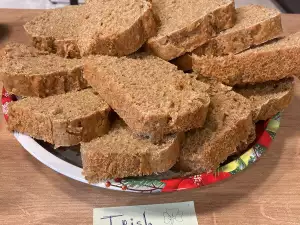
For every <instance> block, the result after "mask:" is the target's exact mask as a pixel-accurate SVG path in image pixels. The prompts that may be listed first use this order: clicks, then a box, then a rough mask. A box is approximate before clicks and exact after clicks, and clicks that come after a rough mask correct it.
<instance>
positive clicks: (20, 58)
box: [0, 44, 87, 97]
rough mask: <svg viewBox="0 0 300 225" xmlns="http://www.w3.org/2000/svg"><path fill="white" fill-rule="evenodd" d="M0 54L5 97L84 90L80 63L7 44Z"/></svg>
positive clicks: (76, 60) (75, 60)
mask: <svg viewBox="0 0 300 225" xmlns="http://www.w3.org/2000/svg"><path fill="white" fill-rule="evenodd" d="M3 52H5V53H4V54H3V55H4V57H3V60H2V63H1V65H0V74H1V76H0V78H1V80H2V81H3V84H4V87H5V89H6V91H7V92H9V93H12V94H15V95H19V96H35V97H47V96H50V95H55V94H62V93H66V92H69V91H77V90H81V89H83V88H86V87H87V82H86V81H85V80H84V79H83V77H82V67H83V66H82V63H81V60H80V59H64V58H61V57H59V56H57V55H54V54H46V53H45V52H41V51H38V50H36V49H34V48H32V47H29V46H24V45H20V44H11V45H9V46H7V47H6V48H5V49H4V51H3Z"/></svg>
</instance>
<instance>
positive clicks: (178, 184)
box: [161, 177, 200, 192]
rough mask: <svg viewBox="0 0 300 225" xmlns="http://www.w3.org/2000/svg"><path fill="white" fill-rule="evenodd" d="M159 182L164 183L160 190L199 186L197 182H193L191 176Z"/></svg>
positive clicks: (171, 190) (177, 189)
mask: <svg viewBox="0 0 300 225" xmlns="http://www.w3.org/2000/svg"><path fill="white" fill-rule="evenodd" d="M161 182H163V183H165V184H166V185H165V186H164V188H163V189H162V192H173V191H179V190H184V189H193V188H197V187H200V185H199V184H196V183H195V181H194V179H193V177H187V178H177V179H170V180H162V181H161Z"/></svg>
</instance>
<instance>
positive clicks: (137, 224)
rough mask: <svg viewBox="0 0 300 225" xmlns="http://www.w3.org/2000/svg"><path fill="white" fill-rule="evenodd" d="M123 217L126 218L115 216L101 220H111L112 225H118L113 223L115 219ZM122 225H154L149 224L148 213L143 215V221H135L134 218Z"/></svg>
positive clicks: (123, 221) (124, 221) (123, 222)
mask: <svg viewBox="0 0 300 225" xmlns="http://www.w3.org/2000/svg"><path fill="white" fill-rule="evenodd" d="M121 216H124V215H114V216H104V217H102V218H101V220H105V219H107V220H109V224H110V225H114V224H115V225H117V224H116V223H113V218H116V217H121ZM120 225H152V223H148V222H147V218H146V212H144V213H143V221H140V220H139V221H134V219H133V218H131V219H130V220H122V224H120Z"/></svg>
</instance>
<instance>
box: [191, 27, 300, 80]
mask: <svg viewBox="0 0 300 225" xmlns="http://www.w3.org/2000/svg"><path fill="white" fill-rule="evenodd" d="M299 55H300V32H298V33H296V34H293V35H290V36H289V37H286V38H283V39H280V40H278V41H274V42H272V43H269V44H265V45H262V46H259V47H256V48H253V49H250V50H247V51H244V52H242V53H240V54H237V55H228V56H222V57H212V56H201V57H200V56H197V55H195V54H193V56H192V57H193V69H194V70H195V71H197V72H198V73H199V74H201V75H203V76H207V77H213V78H215V79H217V80H219V81H221V82H223V83H225V84H228V85H236V84H246V83H251V84H254V83H262V82H266V81H272V80H280V79H283V78H285V77H290V76H292V75H298V74H300V57H299Z"/></svg>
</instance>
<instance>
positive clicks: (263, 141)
mask: <svg viewBox="0 0 300 225" xmlns="http://www.w3.org/2000/svg"><path fill="white" fill-rule="evenodd" d="M271 142H272V137H271V135H270V134H269V133H268V132H267V131H265V132H263V133H262V135H261V136H260V137H259V138H258V140H257V143H258V144H260V145H262V146H264V147H267V148H268V147H269V146H270V144H271Z"/></svg>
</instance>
